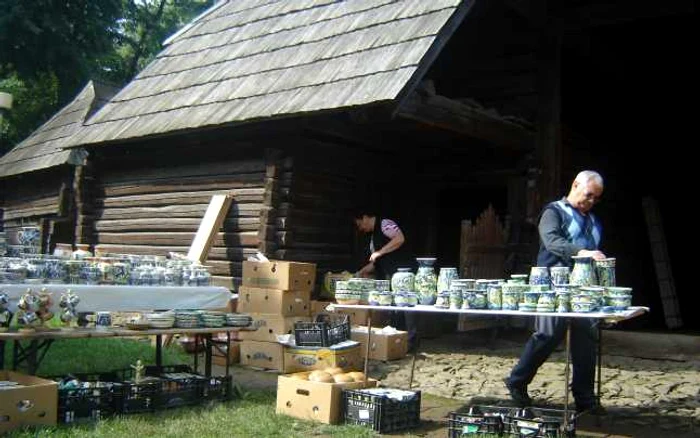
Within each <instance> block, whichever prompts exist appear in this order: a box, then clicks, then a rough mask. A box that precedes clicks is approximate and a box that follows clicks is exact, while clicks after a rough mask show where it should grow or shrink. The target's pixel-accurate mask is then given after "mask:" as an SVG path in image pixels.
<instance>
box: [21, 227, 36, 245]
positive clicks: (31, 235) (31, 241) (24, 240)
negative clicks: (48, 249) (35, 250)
mask: <svg viewBox="0 0 700 438" xmlns="http://www.w3.org/2000/svg"><path fill="white" fill-rule="evenodd" d="M40 235H41V230H40V229H39V227H33V226H32V227H22V228H20V230H19V231H17V240H19V244H20V245H22V246H38V245H39V236H40Z"/></svg>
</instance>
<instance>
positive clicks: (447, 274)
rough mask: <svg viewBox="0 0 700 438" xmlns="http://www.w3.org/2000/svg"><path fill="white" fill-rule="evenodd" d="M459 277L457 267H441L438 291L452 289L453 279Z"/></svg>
mask: <svg viewBox="0 0 700 438" xmlns="http://www.w3.org/2000/svg"><path fill="white" fill-rule="evenodd" d="M457 278H459V274H458V273H457V268H440V274H439V275H438V284H437V287H438V289H437V291H438V292H447V291H449V290H450V283H451V282H452V280H454V279H457Z"/></svg>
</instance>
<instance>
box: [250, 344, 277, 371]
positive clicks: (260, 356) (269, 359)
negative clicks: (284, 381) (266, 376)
mask: <svg viewBox="0 0 700 438" xmlns="http://www.w3.org/2000/svg"><path fill="white" fill-rule="evenodd" d="M241 365H246V366H249V367H256V368H263V369H266V370H275V371H279V372H282V371H284V345H282V344H278V343H277V342H257V341H243V342H241Z"/></svg>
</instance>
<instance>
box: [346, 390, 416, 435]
mask: <svg viewBox="0 0 700 438" xmlns="http://www.w3.org/2000/svg"><path fill="white" fill-rule="evenodd" d="M367 391H368V390H349V389H345V390H343V415H344V417H345V424H354V425H361V426H366V427H370V428H372V429H373V430H375V431H376V432H379V433H389V432H395V431H400V430H406V429H413V428H416V427H418V426H419V425H420V398H421V393H420V391H410V392H412V393H413V395H412V396H411V398H410V399H408V400H395V399H392V398H389V397H387V396H386V395H378V394H372V393H371V392H367Z"/></svg>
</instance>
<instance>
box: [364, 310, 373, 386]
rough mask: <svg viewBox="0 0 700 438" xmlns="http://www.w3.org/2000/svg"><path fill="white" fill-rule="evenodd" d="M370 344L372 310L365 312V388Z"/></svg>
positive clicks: (367, 377)
mask: <svg viewBox="0 0 700 438" xmlns="http://www.w3.org/2000/svg"><path fill="white" fill-rule="evenodd" d="M371 342H372V310H369V311H368V312H367V345H365V386H367V381H368V379H369V376H368V375H367V372H368V371H369V344H370V343H371Z"/></svg>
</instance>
